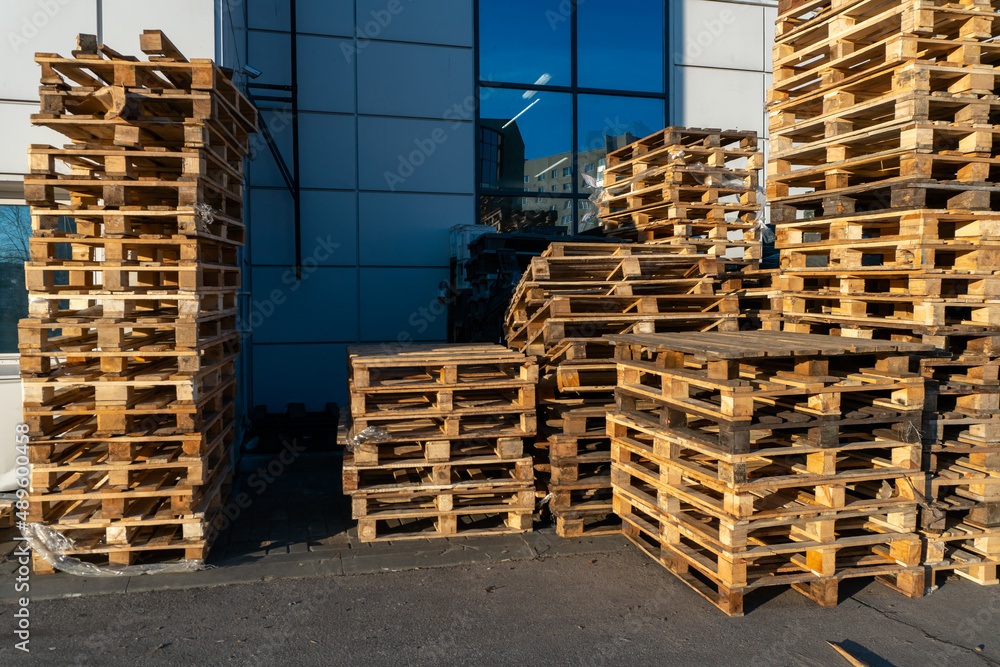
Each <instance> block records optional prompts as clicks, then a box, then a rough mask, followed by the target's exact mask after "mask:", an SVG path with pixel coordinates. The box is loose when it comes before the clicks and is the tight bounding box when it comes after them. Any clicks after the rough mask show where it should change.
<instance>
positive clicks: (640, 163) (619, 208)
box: [596, 127, 764, 262]
mask: <svg viewBox="0 0 1000 667" xmlns="http://www.w3.org/2000/svg"><path fill="white" fill-rule="evenodd" d="M763 164H764V158H763V154H762V153H761V152H760V151H759V150H758V146H757V133H756V132H741V131H735V130H730V131H721V130H715V129H699V128H686V127H668V128H666V129H664V130H660V131H659V132H656V133H655V134H651V135H650V136H648V137H645V138H644V139H640V140H639V141H636V142H634V143H631V144H629V145H628V146H625V147H623V148H621V149H619V150H617V151H614V152H612V153H608V156H607V164H606V166H605V169H604V180H603V183H602V185H601V188H602V189H601V190H600V191H599V194H598V196H597V197H596V199H598V215H599V216H600V218H601V224H602V226H603V227H604V230H605V233H606V234H607V235H608V236H612V237H616V238H620V239H625V240H629V241H638V242H640V243H655V244H664V245H669V246H674V247H675V248H676V251H677V252H685V253H690V254H707V255H718V256H720V257H724V256H729V257H735V258H742V259H747V260H754V261H755V262H757V261H759V260H760V258H761V244H760V241H759V239H758V234H759V232H758V230H757V227H758V225H757V220H758V218H759V212H760V210H761V207H762V206H763V202H762V201H759V199H758V191H757V190H758V187H759V184H758V173H759V171H760V169H761V168H762V167H763Z"/></svg>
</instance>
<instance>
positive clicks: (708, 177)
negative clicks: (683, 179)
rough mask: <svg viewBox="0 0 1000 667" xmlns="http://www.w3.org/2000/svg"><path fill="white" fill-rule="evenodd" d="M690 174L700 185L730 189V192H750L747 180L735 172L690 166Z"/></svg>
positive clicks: (696, 165) (705, 166)
mask: <svg viewBox="0 0 1000 667" xmlns="http://www.w3.org/2000/svg"><path fill="white" fill-rule="evenodd" d="M687 170H688V172H689V173H690V174H691V176H693V177H694V179H695V180H696V181H698V183H699V184H700V185H707V186H708V187H710V188H728V189H730V190H749V189H750V188H749V187H748V186H747V183H746V178H745V177H743V176H740V175H739V174H737V173H736V172H735V171H730V170H729V169H723V168H721V167H709V166H708V165H704V164H689V165H688V166H687Z"/></svg>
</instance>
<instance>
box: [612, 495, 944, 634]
mask: <svg viewBox="0 0 1000 667" xmlns="http://www.w3.org/2000/svg"><path fill="white" fill-rule="evenodd" d="M631 500H632V499H623V497H622V496H619V495H616V501H617V502H618V503H619V504H618V508H617V511H619V512H620V513H621V516H622V520H623V522H624V534H625V536H626V537H627V538H629V540H631V541H632V542H633V543H634V544H635V545H636V546H637V547H639V549H640V550H642V551H643V552H644V553H646V554H647V555H648V556H650V557H651V558H652V559H653V560H655V561H656V562H658V563H660V564H661V565H663V566H664V567H665V568H666V569H667V570H668V571H670V572H671V573H673V574H674V575H675V576H677V577H678V578H679V579H680V580H681V581H683V582H684V583H686V584H687V585H688V586H690V587H691V588H692V589H693V590H695V591H696V592H697V593H699V594H700V595H701V596H702V597H704V598H705V599H706V600H708V601H709V602H711V603H712V604H714V605H715V606H716V607H718V608H719V609H720V610H722V611H723V612H724V613H726V614H727V615H729V616H742V615H743V607H744V599H745V597H746V596H747V595H748V594H749V593H752V592H753V591H754V590H757V589H759V588H764V587H770V586H789V587H791V588H793V589H794V590H796V591H798V592H800V593H802V594H803V595H805V596H806V597H808V598H810V599H812V600H814V601H815V602H817V603H818V604H820V605H822V606H827V607H828V606H835V605H836V604H837V603H838V601H839V584H840V582H841V581H844V580H846V579H854V578H859V577H865V578H867V577H874V578H875V579H876V580H877V581H880V582H882V583H884V584H886V585H887V586H889V587H890V588H892V589H893V590H896V591H897V592H900V593H902V594H904V595H906V596H908V597H911V598H919V597H922V596H923V594H924V581H925V577H924V570H923V568H922V567H920V566H919V562H920V541H919V538H918V537H917V536H916V535H897V534H889V535H885V536H881V538H882V541H881V542H879V543H875V544H871V543H870V541H869V540H868V539H867V537H866V539H865V542H866V543H865V544H862V545H860V546H855V545H853V544H851V543H850V542H849V541H847V542H846V544H844V545H841V544H836V543H832V544H831V545H830V546H826V545H824V546H823V548H822V549H819V548H817V549H816V551H815V552H814V553H819V554H821V558H822V563H823V566H824V567H825V568H826V572H830V571H832V574H826V573H825V572H824V573H822V574H821V573H818V572H817V570H818V569H819V568H818V567H817V566H816V565H813V564H812V562H810V559H809V557H808V552H807V551H806V552H805V553H803V552H799V553H785V554H777V555H776V556H775V557H772V558H767V559H764V558H761V559H755V560H754V565H755V566H754V567H750V568H748V567H746V564H745V563H743V562H742V561H739V560H736V561H732V560H729V559H726V558H724V557H722V556H720V555H718V554H716V553H714V552H712V551H711V550H710V549H706V548H704V547H700V546H699V545H697V544H694V543H690V542H688V541H687V540H685V539H684V538H682V537H674V536H673V535H671V534H670V532H669V529H668V527H667V526H663V525H661V523H660V522H659V521H658V518H659V516H661V515H658V514H655V513H653V512H652V510H653V509H655V508H653V507H649V506H648V505H642V504H639V503H635V504H632V502H630V501H631Z"/></svg>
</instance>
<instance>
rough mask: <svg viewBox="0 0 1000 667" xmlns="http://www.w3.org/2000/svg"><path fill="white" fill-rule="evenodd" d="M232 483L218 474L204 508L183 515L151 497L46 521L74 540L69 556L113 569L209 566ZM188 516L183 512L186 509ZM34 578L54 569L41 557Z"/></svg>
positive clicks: (83, 507) (86, 504)
mask: <svg viewBox="0 0 1000 667" xmlns="http://www.w3.org/2000/svg"><path fill="white" fill-rule="evenodd" d="M231 483H232V475H231V472H230V471H229V470H228V469H226V470H224V471H221V472H220V474H217V475H216V478H215V480H214V482H213V483H212V486H211V488H210V489H209V490H207V491H205V492H204V493H203V494H202V499H201V501H200V503H199V504H198V505H196V506H194V507H193V508H191V509H190V510H189V511H186V513H182V514H179V513H178V507H177V506H176V504H175V501H174V500H173V498H170V497H165V498H156V497H148V498H141V499H137V500H134V501H128V502H125V503H124V507H123V508H122V507H119V506H116V505H115V504H114V503H112V502H111V501H109V500H92V499H91V500H83V501H80V502H76V503H73V504H72V507H70V508H69V509H67V510H66V511H62V512H61V513H58V514H57V515H54V516H51V517H50V518H49V519H46V520H45V521H46V524H47V525H49V526H50V527H52V528H53V529H55V530H58V531H59V532H60V533H62V534H63V535H65V536H66V537H68V538H70V539H71V540H73V541H74V546H73V547H72V548H70V549H68V550H67V551H66V553H65V554H64V555H66V556H68V557H70V558H75V559H79V560H82V561H84V562H87V563H91V564H94V565H98V566H106V567H109V568H111V569H114V568H117V567H121V566H125V565H135V564H152V563H171V562H176V561H177V560H180V559H185V560H200V561H204V560H205V559H206V558H207V556H208V552H209V550H210V549H211V546H212V542H213V541H214V539H215V537H216V535H217V533H218V529H219V526H220V525H221V521H220V517H221V516H222V515H221V511H220V510H221V508H222V506H223V505H224V503H225V502H226V500H227V499H228V496H229V489H230V486H231ZM181 511H182V512H183V511H184V510H183V509H182V510H181ZM32 569H33V570H34V572H35V574H51V573H53V572H55V568H54V567H53V566H52V564H51V563H49V562H47V561H46V560H45V559H44V558H43V557H42V556H41V555H40V554H38V553H37V552H35V553H33V555H32Z"/></svg>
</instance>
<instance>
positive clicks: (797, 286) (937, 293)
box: [779, 254, 1000, 306]
mask: <svg viewBox="0 0 1000 667" xmlns="http://www.w3.org/2000/svg"><path fill="white" fill-rule="evenodd" d="M869 256H871V257H878V256H877V255H874V254H872V255H869ZM932 257H933V255H932ZM951 257H954V255H952V256H951ZM975 259H976V258H975V257H971V258H968V257H967V258H966V260H968V261H969V262H970V263H972V262H973V261H975ZM981 259H985V258H981ZM987 261H990V262H992V259H990V260H987ZM966 271H969V270H968V269H966ZM972 271H975V272H974V273H973V272H972ZM972 271H969V272H968V273H965V272H963V273H958V272H952V271H951V270H947V269H945V270H936V271H934V272H931V273H929V272H924V271H921V270H919V269H918V270H915V271H912V270H907V269H905V268H904V269H899V268H896V267H895V266H891V265H888V266H868V267H864V268H850V267H847V268H836V267H828V268H827V267H824V268H806V267H802V268H787V269H784V270H783V271H782V275H781V278H780V280H779V285H780V287H781V289H782V293H783V294H785V295H786V296H794V297H803V298H811V297H819V296H823V295H830V296H834V297H837V298H842V299H851V298H854V297H859V298H861V297H864V298H877V297H891V298H894V299H898V300H900V301H905V302H909V303H913V304H917V303H919V302H922V301H925V300H928V299H930V300H940V299H947V300H948V301H949V302H951V303H953V304H954V305H956V306H963V305H969V306H975V304H978V303H982V302H983V301H992V300H995V299H997V298H998V297H1000V276H997V275H996V274H993V273H990V272H989V270H988V269H973V270H972Z"/></svg>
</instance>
